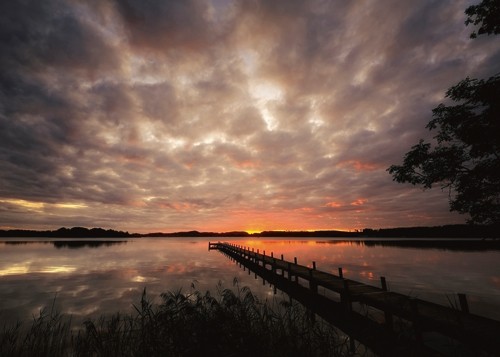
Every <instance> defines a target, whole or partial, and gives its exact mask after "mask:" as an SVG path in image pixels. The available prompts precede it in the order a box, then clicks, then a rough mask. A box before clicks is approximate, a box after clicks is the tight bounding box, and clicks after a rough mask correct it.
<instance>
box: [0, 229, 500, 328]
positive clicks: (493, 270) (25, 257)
mask: <svg viewBox="0 0 500 357" xmlns="http://www.w3.org/2000/svg"><path fill="white" fill-rule="evenodd" d="M209 240H210V239H205V238H203V239H196V238H195V239H193V238H148V239H145V238H140V239H126V240H120V239H115V240H109V239H107V240H105V241H104V240H103V241H98V240H95V239H92V240H87V241H82V240H76V239H73V240H71V239H69V240H64V241H61V240H51V239H45V240H40V239H33V240H30V239H20V238H15V239H14V238H12V239H9V238H7V239H2V240H0V321H6V322H12V321H17V320H21V321H29V320H30V319H31V316H32V315H38V312H39V310H40V309H41V308H42V307H44V306H46V307H50V306H51V305H52V304H53V303H54V301H55V307H56V308H57V309H58V311H61V312H64V313H68V314H72V315H73V318H74V319H76V320H78V319H79V318H81V317H82V316H88V315H90V316H98V315H100V314H103V313H113V312H117V311H122V312H132V304H134V303H135V304H137V303H138V302H139V301H140V296H141V293H142V291H143V289H144V288H146V289H147V292H148V295H149V296H150V297H151V299H154V300H156V301H159V294H160V293H161V292H164V291H167V290H170V291H172V290H179V289H182V291H185V292H189V291H190V290H191V289H192V285H194V286H195V287H196V288H197V289H198V290H201V291H205V290H211V291H212V292H214V293H215V290H216V285H217V283H218V282H219V281H221V282H222V284H223V286H224V287H229V288H230V287H232V286H233V280H234V278H237V279H238V280H239V282H240V286H249V287H250V288H251V289H252V290H253V291H254V293H256V294H257V295H258V296H259V297H260V298H263V299H264V298H273V289H272V288H271V287H269V286H268V285H265V286H263V285H262V280H261V279H257V280H255V279H254V276H253V274H252V275H248V272H245V271H243V270H242V269H240V268H239V267H238V266H237V265H235V263H233V262H231V261H230V260H229V259H228V258H226V257H225V256H223V255H222V254H220V253H219V252H217V251H208V241H209ZM211 240H212V241H216V239H211ZM226 240H227V241H230V242H234V243H237V244H241V245H245V246H249V247H252V248H255V249H260V251H261V252H262V250H266V253H267V254H270V252H274V255H275V256H277V257H280V255H281V254H283V255H284V257H285V259H289V260H293V257H297V259H298V262H299V263H300V264H305V265H309V266H311V265H312V263H311V262H312V261H316V264H317V268H318V269H320V270H324V271H330V272H333V273H337V271H338V270H337V269H338V267H339V266H341V267H343V271H344V276H346V277H348V278H351V279H354V280H359V281H363V282H365V283H368V284H372V285H377V286H379V278H380V276H385V277H386V278H387V281H388V285H389V289H390V290H392V291H397V292H400V293H404V294H410V295H412V296H416V297H419V298H424V299H428V300H431V301H434V302H437V303H440V304H444V305H449V299H452V300H454V299H455V298H454V297H455V295H456V293H465V294H467V297H468V300H469V306H470V310H471V312H472V313H476V314H479V315H484V316H489V317H491V318H495V319H497V320H500V250H498V249H497V250H488V251H477V250H473V251H470V250H469V251H467V250H464V249H462V248H458V249H455V250H449V249H437V248H432V249H430V248H423V247H417V248H415V247H413V248H412V247H397V246H386V245H366V244H364V243H363V242H362V241H350V242H346V241H341V240H332V239H310V240H303V239H298V238H290V239H264V238H262V239H260V240H248V239H243V238H242V239H229V238H228V239H226ZM388 242H391V241H388ZM497 247H498V246H497Z"/></svg>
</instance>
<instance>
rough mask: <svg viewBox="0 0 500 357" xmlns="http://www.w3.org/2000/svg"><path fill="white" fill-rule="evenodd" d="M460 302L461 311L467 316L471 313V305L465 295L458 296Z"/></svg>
mask: <svg viewBox="0 0 500 357" xmlns="http://www.w3.org/2000/svg"><path fill="white" fill-rule="evenodd" d="M458 301H459V302H460V309H461V310H462V311H463V312H465V313H466V314H468V313H469V304H468V302H467V296H466V295H465V294H458Z"/></svg>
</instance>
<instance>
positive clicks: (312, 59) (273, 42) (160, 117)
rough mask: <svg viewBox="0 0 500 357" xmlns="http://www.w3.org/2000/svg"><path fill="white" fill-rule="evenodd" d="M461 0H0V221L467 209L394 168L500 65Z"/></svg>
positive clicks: (396, 216)
mask: <svg viewBox="0 0 500 357" xmlns="http://www.w3.org/2000/svg"><path fill="white" fill-rule="evenodd" d="M473 3H475V2H474V1H463V0H459V1H457V0H421V1H400V0H384V1H373V0H359V1H322V0H318V1H298V0H286V1H285V0H276V1H268V0H249V1H246V0H245V1H244V0H238V1H231V0H212V1H201V0H199V1H198V0H182V1H181V0H179V1H173V0H172V1H162V0H150V1H139V0H106V1H78V0H44V1H37V0H32V1H31V0H19V1H2V2H0V68H1V70H0V229H13V228H18V229H57V228H59V227H62V226H65V227H73V226H84V227H102V228H107V229H119V230H126V231H130V232H139V233H144V232H159V231H161V232H175V231H184V230H200V231H233V230H246V231H251V232H253V231H262V230H322V229H341V230H354V229H363V228H388V227H406V226H429V225H442V224H454V223H464V222H465V220H466V219H467V216H464V215H459V214H457V213H453V212H449V206H448V197H449V196H448V195H449V192H448V191H446V190H444V191H443V190H441V189H440V188H439V187H436V188H433V189H431V190H426V191H424V190H422V189H421V188H420V187H414V186H411V185H409V184H399V183H396V182H394V181H393V180H392V177H391V175H390V174H389V173H388V172H387V168H388V167H389V166H390V165H393V164H400V163H402V159H403V156H404V154H405V153H406V152H407V151H409V149H410V148H411V146H413V145H415V144H416V143H417V142H418V140H419V138H425V139H431V138H432V137H433V135H435V133H433V132H429V131H428V130H427V129H426V128H425V126H426V124H427V123H428V122H429V120H430V119H431V118H432V109H433V108H434V107H436V106H437V105H438V104H439V103H441V102H443V101H444V102H446V99H445V97H444V95H445V92H446V90H447V89H448V88H449V87H451V86H452V85H454V84H456V83H458V82H459V81H460V80H461V79H464V78H465V77H466V76H470V77H473V78H486V77H489V76H491V75H493V74H495V73H498V72H499V71H500V43H499V42H498V39H496V38H493V37H491V36H490V37H488V36H480V37H479V38H477V39H475V40H472V39H470V38H469V35H470V33H471V32H472V31H473V27H471V26H468V27H466V26H465V25H464V21H465V18H466V17H465V14H464V10H465V8H466V7H467V6H469V5H471V4H473Z"/></svg>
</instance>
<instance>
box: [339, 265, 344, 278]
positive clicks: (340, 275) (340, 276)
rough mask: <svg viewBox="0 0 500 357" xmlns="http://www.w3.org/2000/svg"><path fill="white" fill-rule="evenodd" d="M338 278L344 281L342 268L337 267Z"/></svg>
mask: <svg viewBox="0 0 500 357" xmlns="http://www.w3.org/2000/svg"><path fill="white" fill-rule="evenodd" d="M339 278H340V279H344V273H343V272H342V268H340V267H339Z"/></svg>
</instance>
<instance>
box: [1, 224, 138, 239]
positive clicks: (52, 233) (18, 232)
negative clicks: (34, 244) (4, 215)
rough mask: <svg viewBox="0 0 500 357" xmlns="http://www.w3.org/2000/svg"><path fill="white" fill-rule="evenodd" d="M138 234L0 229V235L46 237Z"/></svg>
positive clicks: (97, 230) (84, 230) (100, 231)
mask: <svg viewBox="0 0 500 357" xmlns="http://www.w3.org/2000/svg"><path fill="white" fill-rule="evenodd" d="M134 236H138V235H137V234H130V233H129V232H123V231H115V230H113V229H107V230H106V229H102V228H91V229H88V228H84V227H73V228H65V227H62V228H59V229H58V230H56V231H50V230H49V231H35V230H23V229H9V230H0V237H38V238H42V237H47V238H128V237H134Z"/></svg>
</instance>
